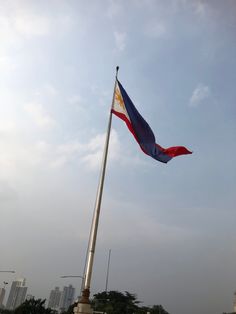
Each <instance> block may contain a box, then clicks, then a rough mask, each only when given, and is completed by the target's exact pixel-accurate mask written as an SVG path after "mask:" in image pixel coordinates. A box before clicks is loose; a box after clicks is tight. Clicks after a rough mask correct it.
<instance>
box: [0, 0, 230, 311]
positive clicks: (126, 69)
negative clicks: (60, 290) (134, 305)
mask: <svg viewBox="0 0 236 314" xmlns="http://www.w3.org/2000/svg"><path fill="white" fill-rule="evenodd" d="M235 32H236V1H234V0H225V1H220V0H214V1H213V0H212V1H206V0H202V1H200V0H192V1H187V0H165V1H164V0H162V1H161V0H155V1H154V0H129V1H122V0H120V1H119V0H117V1H115V0H102V1H75V0H67V1H65V0H50V1H34V0H31V1H26V0H9V1H4V0H1V1H0V151H1V153H0V209H1V214H0V239H1V241H0V256H1V258H0V270H6V269H13V270H15V271H16V274H15V275H12V274H3V273H0V286H2V285H3V281H4V280H7V281H9V283H10V282H11V281H12V280H14V279H16V278H19V277H25V278H26V282H27V286H28V287H29V288H28V293H30V294H33V295H35V296H36V297H41V298H47V299H48V297H49V293H50V290H51V289H53V288H54V287H55V286H57V285H58V286H61V287H62V286H63V285H67V284H69V283H71V284H73V285H74V286H75V287H76V288H77V293H78V291H79V287H80V279H79V278H77V279H68V280H65V279H61V278H60V276H62V275H81V274H82V273H83V268H84V260H85V253H86V247H87V242H88V236H89V229H90V224H91V219H92V213H93V208H94V202H95V196H96V190H97V184H98V179H99V172H100V166H101V156H102V152H103V147H104V139H105V133H106V128H107V123H108V116H109V111H110V106H111V100H112V93H113V88H114V79H115V68H116V66H117V65H119V66H120V71H119V80H120V81H121V83H122V84H123V86H124V88H125V89H126V91H127V93H128V94H129V96H130V97H131V99H132V100H133V102H134V104H135V106H136V107H137V109H138V110H139V111H140V113H141V114H142V115H143V117H144V118H145V119H146V120H147V122H148V123H149V124H150V126H151V127H152V130H153V132H154V133H155V136H156V141H157V143H159V144H160V145H162V146H163V147H169V146H176V145H184V146H186V147H187V148H188V149H190V150H192V151H193V154H192V155H188V156H180V157H177V158H174V159H173V160H171V161H170V162H169V163H168V164H162V163H160V162H158V161H156V160H154V159H152V158H150V157H148V156H146V155H145V154H143V152H142V151H141V150H140V148H139V146H138V145H137V143H136V142H135V140H134V138H133V137H132V135H131V133H130V132H129V131H128V129H127V127H126V125H125V124H124V123H123V121H122V120H120V119H118V118H117V117H115V116H114V117H113V122H112V133H111V142H110V147H109V155H108V164H107V172H106V180H105V186H104V193H103V203H102V209H101V216H100V224H99V230H98V238H97V247H96V256H95V263H94V271H93V277H92V285H91V293H92V294H93V293H96V292H99V291H102V290H104V289H105V282H106V270H107V259H108V252H109V249H111V264H110V274H109V285H108V289H109V290H118V291H129V292H131V293H134V294H136V295H137V297H138V299H139V300H140V301H142V302H143V304H144V305H153V304H162V305H163V306H164V308H165V309H166V310H167V311H168V312H170V313H171V314H189V313H192V314H197V313H202V314H216V313H222V312H230V311H232V307H233V293H234V291H235V290H236V246H235V238H236V229H235V221H236V213H235V203H236V196H235V187H236V184H235V183H236V170H235V154H236V124H235V122H236V109H235V108H236V107H235V101H236V96H235V80H236V58H235V56H236V41H235ZM9 286H10V284H9ZM8 291H9V287H8Z"/></svg>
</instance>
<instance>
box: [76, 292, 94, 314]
mask: <svg viewBox="0 0 236 314" xmlns="http://www.w3.org/2000/svg"><path fill="white" fill-rule="evenodd" d="M89 295H90V291H89V289H84V290H83V292H82V296H81V299H80V300H79V302H78V303H77V306H76V307H74V313H75V314H92V313H93V309H92V308H91V304H90V302H89Z"/></svg>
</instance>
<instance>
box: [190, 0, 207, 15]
mask: <svg viewBox="0 0 236 314" xmlns="http://www.w3.org/2000/svg"><path fill="white" fill-rule="evenodd" d="M206 9H207V6H206V3H204V2H203V1H195V2H193V10H194V12H195V13H196V14H197V15H199V16H204V15H205V14H206Z"/></svg>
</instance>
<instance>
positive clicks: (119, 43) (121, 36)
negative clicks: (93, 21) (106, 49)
mask: <svg viewBox="0 0 236 314" xmlns="http://www.w3.org/2000/svg"><path fill="white" fill-rule="evenodd" d="M114 37H115V43H116V48H117V49H118V50H119V51H123V50H124V49H125V46H126V38H127V34H126V33H125V32H118V31H115V32H114Z"/></svg>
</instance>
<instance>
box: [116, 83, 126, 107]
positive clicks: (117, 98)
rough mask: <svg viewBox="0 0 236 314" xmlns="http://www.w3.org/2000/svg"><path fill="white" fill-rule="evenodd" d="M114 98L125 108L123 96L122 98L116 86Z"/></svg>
mask: <svg viewBox="0 0 236 314" xmlns="http://www.w3.org/2000/svg"><path fill="white" fill-rule="evenodd" d="M115 100H116V101H117V102H118V104H119V105H120V106H121V107H122V109H124V110H125V104H124V101H123V98H122V96H121V93H120V91H119V89H118V88H116V91H115Z"/></svg>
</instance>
